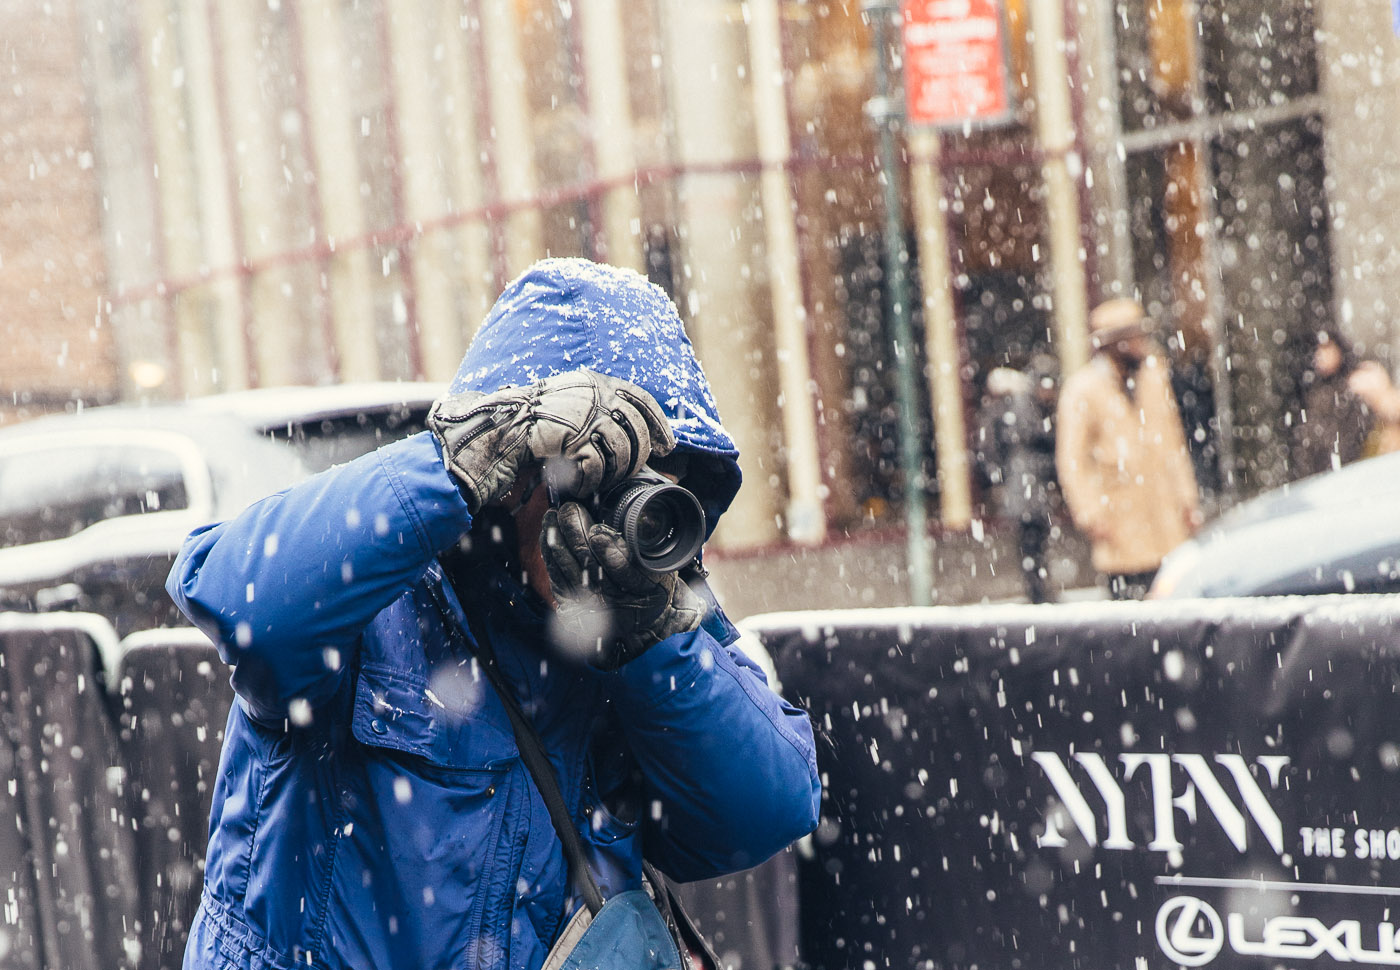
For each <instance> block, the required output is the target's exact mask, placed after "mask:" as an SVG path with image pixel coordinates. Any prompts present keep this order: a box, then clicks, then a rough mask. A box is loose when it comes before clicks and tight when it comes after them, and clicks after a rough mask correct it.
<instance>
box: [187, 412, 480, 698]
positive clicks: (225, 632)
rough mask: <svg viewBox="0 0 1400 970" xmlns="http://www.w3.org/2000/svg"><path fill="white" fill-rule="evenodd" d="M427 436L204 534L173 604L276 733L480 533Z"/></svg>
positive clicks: (193, 545)
mask: <svg viewBox="0 0 1400 970" xmlns="http://www.w3.org/2000/svg"><path fill="white" fill-rule="evenodd" d="M470 521H471V519H470V515H469V514H468V512H467V508H466V503H465V502H464V501H463V500H462V497H461V495H460V494H459V493H458V492H457V489H456V487H455V484H454V482H453V481H452V478H451V476H450V475H449V474H448V472H447V470H446V468H445V467H444V465H443V462H442V457H441V452H440V451H439V449H438V445H437V442H436V440H435V439H434V438H433V437H432V435H431V434H429V433H427V432H422V433H420V434H417V435H414V436H412V437H410V438H407V439H404V440H402V441H397V442H394V443H392V444H388V445H385V446H384V447H382V448H380V449H379V450H377V451H375V452H372V453H370V454H368V455H365V456H363V457H361V458H357V459H356V460H354V461H352V462H349V463H348V464H345V465H342V466H339V467H337V468H333V469H331V470H329V471H326V472H323V473H321V474H320V475H317V476H315V477H313V478H311V479H309V480H307V481H305V482H303V483H301V484H299V485H297V486H295V487H293V488H291V489H288V490H286V491H283V492H279V493H277V494H275V495H272V496H269V497H268V498H265V499H263V500H262V501H260V502H258V503H256V504H254V505H252V506H250V507H249V508H248V509H246V510H245V511H244V512H243V513H242V514H241V515H239V516H237V517H236V518H234V519H231V520H229V521H227V522H222V523H217V524H214V525H210V526H207V527H205V528H203V529H199V530H196V531H195V532H193V533H191V534H190V536H189V537H188V538H187V539H186V540H185V543H184V546H183V548H182V549H181V551H180V554H179V556H178V557H177V558H176V560H175V564H174V566H173V567H172V568H171V571H170V576H169V578H168V579H167V580H166V590H167V591H168V592H169V593H170V596H171V598H172V599H174V600H175V603H176V605H178V606H179V607H180V609H181V610H182V611H183V612H184V614H185V615H186V616H187V617H189V619H190V621H191V622H192V623H194V625H195V626H197V627H199V629H201V630H202V631H204V633H205V634H206V635H207V636H208V637H209V638H210V639H211V640H213V641H214V643H215V644H216V645H217V646H218V647H219V651H220V653H221V655H222V656H223V658H224V660H225V661H226V662H228V663H229V664H231V665H233V667H234V673H233V687H234V690H235V692H236V693H237V694H238V696H239V697H240V698H241V699H242V702H243V704H244V706H245V707H246V708H247V710H248V712H249V713H250V714H251V715H252V716H253V717H255V718H258V719H259V720H264V721H277V720H281V719H283V718H286V717H288V716H289V713H292V711H291V706H292V704H293V702H294V701H306V702H309V703H310V704H311V705H312V706H313V707H314V706H316V705H319V704H321V703H323V702H325V701H326V700H328V699H329V698H330V697H331V695H332V694H334V692H335V690H336V687H337V685H338V684H339V681H340V678H341V676H342V675H343V671H345V670H346V669H347V668H348V667H349V666H350V665H351V664H350V661H351V660H353V655H352V654H353V651H354V650H355V649H356V647H357V644H358V642H359V636H360V633H361V632H362V631H363V630H364V629H365V627H366V626H368V624H369V622H370V621H371V620H372V619H373V618H374V616H375V615H376V614H377V613H379V612H380V611H381V610H382V609H384V608H385V607H386V606H388V605H389V604H390V603H392V602H393V601H394V600H395V599H396V598H397V597H398V596H400V595H401V594H402V593H403V592H404V591H406V590H407V589H409V588H410V587H411V586H412V584H413V583H414V582H415V581H416V580H417V579H418V578H419V577H420V576H421V575H422V574H423V571H424V570H425V569H426V568H427V566H428V564H429V563H430V562H431V561H432V560H433V558H434V557H435V556H436V555H437V554H438V553H439V552H441V551H442V550H444V549H446V548H448V547H449V546H451V545H452V544H453V543H454V542H456V541H457V540H458V538H459V537H460V536H461V535H462V533H463V532H464V531H466V529H467V527H468V526H469V524H470Z"/></svg>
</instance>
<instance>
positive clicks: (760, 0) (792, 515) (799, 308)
mask: <svg viewBox="0 0 1400 970" xmlns="http://www.w3.org/2000/svg"><path fill="white" fill-rule="evenodd" d="M748 7H749V17H748V22H749V60H750V62H751V66H752V70H753V100H754V130H755V132H756V134H757V136H758V157H759V160H760V161H761V162H762V163H763V174H762V176H761V184H760V192H761V195H762V199H763V228H764V230H765V241H766V243H767V252H768V274H769V275H768V280H769V290H770V292H771V294H772V300H773V342H774V344H775V345H776V349H777V358H778V360H777V366H778V383H779V386H780V387H781V389H782V391H781V393H782V398H781V402H782V403H781V406H782V419H783V444H784V450H785V453H786V455H787V484H788V504H787V531H788V535H789V537H791V538H792V539H794V540H796V541H798V542H805V543H819V542H821V541H822V540H823V539H825V538H826V519H825V516H824V515H823V512H822V493H823V491H824V490H825V486H823V485H822V475H821V454H820V451H819V447H818V442H817V420H816V409H815V402H814V400H813V392H814V391H815V386H814V382H813V380H812V368H811V363H810V361H809V355H808V353H807V340H808V334H807V306H806V303H805V302H804V300H803V297H802V261H801V259H800V257H799V255H798V251H797V221H796V211H797V207H796V202H795V200H794V198H793V192H792V182H791V180H790V178H789V175H788V168H787V167H788V162H789V161H791V159H792V144H791V140H790V137H789V134H788V112H787V98H786V95H785V93H784V81H783V58H782V34H781V28H780V26H779V21H778V3H777V0H749V4H748Z"/></svg>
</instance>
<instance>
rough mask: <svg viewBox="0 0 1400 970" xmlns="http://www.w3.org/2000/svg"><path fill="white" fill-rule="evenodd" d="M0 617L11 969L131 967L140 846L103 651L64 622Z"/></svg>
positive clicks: (0, 846)
mask: <svg viewBox="0 0 1400 970" xmlns="http://www.w3.org/2000/svg"><path fill="white" fill-rule="evenodd" d="M0 619H4V620H6V622H4V623H0V966H3V967H6V968H10V967H15V968H26V970H28V968H54V970H56V968H60V967H61V968H64V970H116V968H125V967H132V966H134V964H135V960H136V959H137V957H138V955H139V950H140V940H139V938H138V934H137V932H136V930H135V927H134V926H133V925H132V921H131V918H130V908H131V907H130V901H131V900H132V899H134V898H135V897H136V887H137V877H136V872H135V865H134V859H135V842H134V838H133V833H132V829H131V825H130V814H129V806H128V803H127V801H126V794H125V784H124V778H125V769H124V767H123V764H122V759H121V753H120V751H119V749H118V743H117V732H116V728H115V725H114V724H113V722H112V718H111V716H110V711H109V709H108V701H107V697H106V695H105V692H104V691H103V689H102V685H101V681H100V673H101V664H100V663H99V660H98V647H97V645H96V643H95V642H94V641H93V639H92V638H91V637H90V636H89V635H88V634H87V633H86V632H85V631H84V629H83V627H82V625H81V624H79V625H74V624H72V623H70V622H67V621H65V620H63V619H62V618H59V619H57V620H54V621H51V622H52V626H46V625H45V624H43V623H34V622H31V621H30V620H28V619H26V618H18V619H12V618H0ZM113 637H115V635H113Z"/></svg>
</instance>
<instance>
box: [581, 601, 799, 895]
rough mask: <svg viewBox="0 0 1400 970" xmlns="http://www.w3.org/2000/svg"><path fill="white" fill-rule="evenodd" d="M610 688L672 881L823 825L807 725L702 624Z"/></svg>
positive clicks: (725, 868) (750, 860) (747, 860)
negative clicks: (642, 779) (638, 766)
mask: <svg viewBox="0 0 1400 970" xmlns="http://www.w3.org/2000/svg"><path fill="white" fill-rule="evenodd" d="M607 676H608V677H609V678H611V683H610V684H609V688H610V693H611V696H612V699H613V703H614V704H615V705H616V707H617V710H618V713H619V715H620V716H621V719H622V722H623V727H624V729H625V730H626V731H627V735H628V739H629V742H630V744H631V746H632V750H633V752H634V754H635V755H636V757H637V759H638V761H639V762H640V764H641V768H642V771H643V773H644V775H645V777H646V779H647V788H648V791H649V795H650V805H649V806H648V807H647V808H645V809H644V812H645V819H646V821H645V825H646V826H647V828H646V831H645V845H646V855H647V858H648V859H650V860H652V861H653V862H654V863H655V864H656V865H657V866H658V867H659V868H660V869H662V870H663V871H664V872H666V873H667V874H668V875H669V876H671V877H672V878H673V879H678V880H680V881H683V882H684V881H691V880H695V879H705V878H709V877H713V876H716V875H721V874H723V873H727V872H733V871H735V870H738V869H744V868H748V867H750V866H755V865H758V864H759V863H760V862H762V861H763V860H764V859H766V858H768V857H769V856H771V855H772V854H773V853H775V852H777V851H779V850H780V849H782V848H783V847H784V846H786V845H788V844H789V843H790V842H792V841H793V840H795V839H797V838H800V837H801V836H803V835H806V834H807V833H808V832H810V831H812V829H814V828H815V827H816V824H817V817H818V812H819V810H820V803H821V781H820V778H819V776H818V773H817V760H816V751H815V747H814V744H813V738H812V726H811V722H810V720H809V718H808V716H807V714H806V713H805V712H804V711H801V710H799V709H797V708H795V707H793V706H791V705H789V704H788V703H786V702H785V701H783V700H782V699H781V698H780V697H778V695H777V694H775V693H774V692H773V691H772V690H770V689H769V687H768V685H767V682H766V681H765V680H764V678H763V675H762V674H761V673H760V672H759V670H758V668H757V667H756V666H755V665H754V664H753V662H752V661H751V660H749V659H748V658H746V657H744V656H743V655H742V654H741V653H740V652H739V651H737V650H735V649H733V648H729V647H725V646H722V645H721V644H720V643H719V641H717V640H716V639H715V638H714V637H713V636H711V635H710V634H709V633H708V632H706V631H705V630H704V629H703V628H702V629H700V630H696V631H695V632H693V633H684V634H677V635H676V636H673V637H670V638H668V639H666V640H663V641H661V642H660V643H658V644H657V645H656V646H654V647H652V648H651V649H650V650H648V651H647V652H646V653H644V654H642V656H640V657H638V658H637V659H636V660H633V661H631V662H630V663H628V664H626V665H625V666H623V667H622V668H621V669H620V670H619V671H617V672H616V673H614V674H609V675H607Z"/></svg>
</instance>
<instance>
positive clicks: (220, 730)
mask: <svg viewBox="0 0 1400 970" xmlns="http://www.w3.org/2000/svg"><path fill="white" fill-rule="evenodd" d="M114 687H115V691H116V694H117V696H118V697H119V699H120V705H121V714H120V720H119V724H120V728H121V751H122V758H123V762H124V764H125V765H126V767H127V771H128V786H129V791H130V793H131V801H132V815H133V817H134V822H135V828H134V836H135V839H134V841H135V846H136V865H137V873H138V883H139V886H140V895H139V897H138V900H137V905H136V907H135V909H134V912H135V914H136V916H137V923H138V925H139V927H140V930H141V941H142V947H141V962H140V970H176V968H178V967H179V966H180V965H181V962H182V961H183V959H184V954H185V938H186V937H187V936H188V935H189V929H190V921H191V920H192V919H193V918H194V914H195V910H196V909H198V908H199V896H200V890H201V888H202V886H203V882H204V868H203V862H204V850H205V846H206V845H207V844H208V841H209V809H210V806H211V805H212V803H213V796H214V779H215V777H216V775H217V772H218V770H219V753H220V750H221V748H222V746H223V738H224V724H225V722H226V721H227V720H228V711H229V706H230V704H231V703H232V701H233V690H232V689H231V688H230V687H229V682H228V667H226V666H225V665H224V662H223V661H222V660H221V659H219V652H218V651H217V650H215V649H214V645H213V644H211V643H210V642H209V641H208V640H207V639H205V637H204V636H203V634H201V633H199V632H197V631H195V630H156V631H150V632H149V633H145V634H135V635H133V636H132V637H129V638H128V639H127V641H126V648H125V649H124V650H123V651H122V654H121V659H120V661H119V662H118V666H117V677H116V682H115V685H114Z"/></svg>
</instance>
